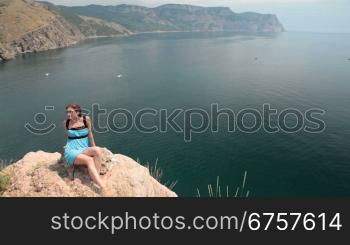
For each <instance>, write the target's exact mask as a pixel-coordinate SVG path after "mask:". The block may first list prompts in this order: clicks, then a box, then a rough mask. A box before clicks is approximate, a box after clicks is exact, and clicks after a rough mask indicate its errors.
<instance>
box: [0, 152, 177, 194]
mask: <svg viewBox="0 0 350 245" xmlns="http://www.w3.org/2000/svg"><path fill="white" fill-rule="evenodd" d="M102 150H103V168H102V171H101V172H103V175H101V176H102V179H103V181H105V183H106V186H107V188H108V189H109V191H110V192H111V194H112V196H114V197H176V196H177V195H176V193H174V192H173V191H171V190H169V189H168V188H167V187H166V186H164V185H162V184H160V183H159V182H158V181H157V180H156V179H154V178H153V177H152V176H151V175H150V173H149V170H148V168H146V167H144V166H142V165H140V164H139V163H137V162H136V161H134V160H133V159H131V158H129V157H127V156H124V155H121V154H113V153H112V152H110V151H109V150H107V149H106V148H103V149H102ZM2 172H3V174H5V175H7V176H9V177H10V183H9V185H8V186H7V187H6V190H5V192H4V193H3V196H4V197H98V196H99V194H98V189H97V186H96V185H95V184H94V183H93V182H92V181H91V180H90V178H89V176H88V175H87V174H86V173H85V171H84V170H83V169H77V170H76V171H75V174H74V176H75V178H74V180H72V178H71V176H69V174H68V171H67V166H66V164H65V162H64V160H63V158H62V155H61V154H60V153H58V152H56V153H47V152H43V151H37V152H30V153H27V154H26V155H25V156H24V157H23V158H22V159H21V160H19V161H18V162H16V163H14V164H11V165H10V166H7V167H6V168H5V169H3V170H2Z"/></svg>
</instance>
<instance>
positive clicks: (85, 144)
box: [64, 104, 107, 195]
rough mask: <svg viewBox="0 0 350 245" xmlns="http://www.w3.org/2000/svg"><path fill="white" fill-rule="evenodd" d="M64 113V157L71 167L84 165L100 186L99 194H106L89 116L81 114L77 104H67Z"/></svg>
mask: <svg viewBox="0 0 350 245" xmlns="http://www.w3.org/2000/svg"><path fill="white" fill-rule="evenodd" d="M66 114H67V120H65V121H64V128H65V130H66V135H65V136H66V138H67V143H66V145H65V146H64V158H65V159H66V161H67V163H68V165H69V166H71V167H73V166H78V167H80V166H83V167H86V168H87V169H88V173H89V175H90V177H91V179H92V180H93V181H94V182H95V183H96V184H97V185H98V186H99V187H100V191H101V194H102V195H107V192H106V188H105V186H104V183H103V181H102V180H101V177H100V168H101V157H102V152H101V149H100V148H98V147H96V144H95V140H94V135H93V133H92V124H91V119H90V117H89V116H85V115H82V112H81V108H80V106H79V105H78V104H69V105H67V106H66Z"/></svg>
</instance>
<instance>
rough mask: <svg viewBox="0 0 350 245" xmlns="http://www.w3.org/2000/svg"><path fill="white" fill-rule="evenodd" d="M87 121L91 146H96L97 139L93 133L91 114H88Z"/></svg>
mask: <svg viewBox="0 0 350 245" xmlns="http://www.w3.org/2000/svg"><path fill="white" fill-rule="evenodd" d="M86 123H87V126H88V128H89V141H90V145H91V146H96V143H95V139H94V134H93V132H92V131H93V128H92V123H91V119H90V117H89V116H86Z"/></svg>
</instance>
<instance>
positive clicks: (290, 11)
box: [48, 0, 350, 33]
mask: <svg viewBox="0 0 350 245" xmlns="http://www.w3.org/2000/svg"><path fill="white" fill-rule="evenodd" d="M48 1H50V2H52V3H55V4H62V5H69V6H72V5H88V4H100V5H118V4H121V3H127V4H136V5H142V6H148V7H154V6H158V5H161V4H165V3H184V4H193V5H200V6H225V7H230V8H231V9H232V10H233V11H235V12H245V11H255V12H260V13H274V14H277V16H278V17H279V19H280V21H281V22H282V24H283V25H284V26H285V28H286V29H287V30H289V31H313V32H348V33H350V0H48Z"/></svg>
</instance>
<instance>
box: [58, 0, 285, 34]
mask: <svg viewBox="0 0 350 245" xmlns="http://www.w3.org/2000/svg"><path fill="white" fill-rule="evenodd" d="M62 8H64V9H66V10H69V11H71V12H74V13H77V14H81V15H86V16H93V17H98V18H101V19H105V20H108V21H115V22H117V23H120V24H122V25H123V26H125V27H127V28H128V29H130V30H131V31H134V32H145V31H237V32H282V31H284V28H283V26H282V24H281V23H280V22H279V21H278V19H277V17H276V16H275V15H271V14H259V13H234V12H233V11H232V10H231V9H230V8H226V7H199V6H192V5H182V4H166V5H162V6H159V7H156V8H146V7H141V6H135V5H126V4H122V5H117V6H97V5H89V6H82V7H63V6H62Z"/></svg>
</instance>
